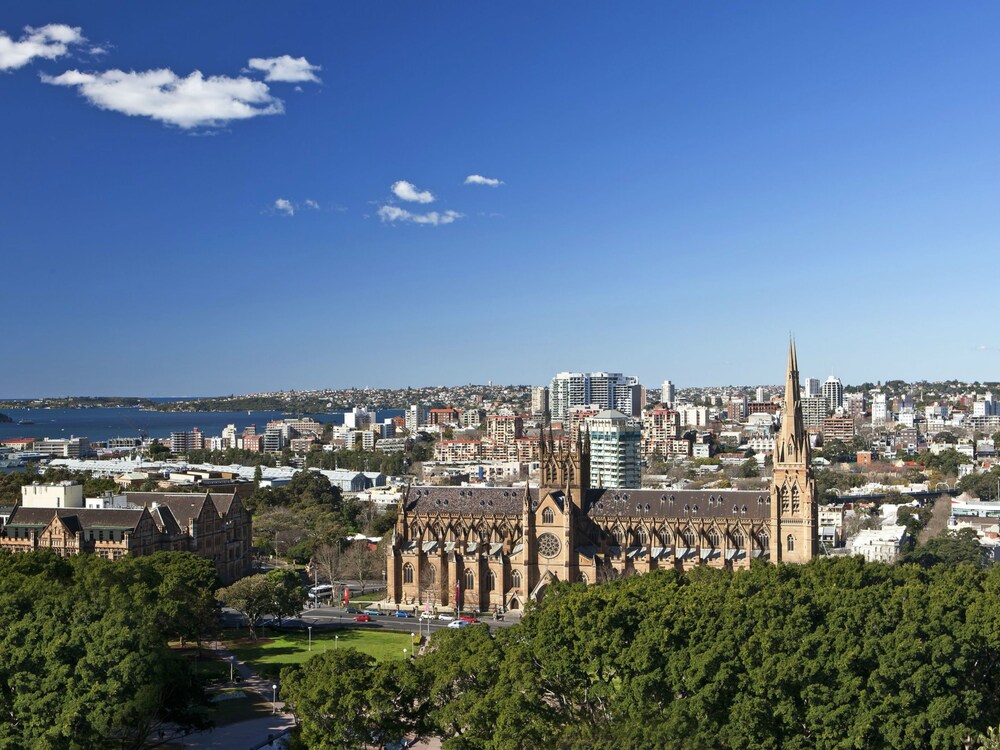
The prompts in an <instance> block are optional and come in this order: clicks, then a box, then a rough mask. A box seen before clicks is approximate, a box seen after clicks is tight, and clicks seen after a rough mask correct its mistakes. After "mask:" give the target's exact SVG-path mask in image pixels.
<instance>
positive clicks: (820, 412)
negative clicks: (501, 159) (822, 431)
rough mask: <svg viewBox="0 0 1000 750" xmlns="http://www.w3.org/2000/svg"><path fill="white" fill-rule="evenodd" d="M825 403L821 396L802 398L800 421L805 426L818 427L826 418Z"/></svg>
mask: <svg viewBox="0 0 1000 750" xmlns="http://www.w3.org/2000/svg"><path fill="white" fill-rule="evenodd" d="M826 407H827V403H826V399H825V398H824V397H823V396H809V397H807V398H804V399H802V422H803V423H804V424H805V426H806V427H807V428H813V429H816V428H819V427H822V426H823V420H824V419H826V414H827V411H828V410H827V408H826Z"/></svg>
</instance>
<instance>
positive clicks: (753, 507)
mask: <svg viewBox="0 0 1000 750" xmlns="http://www.w3.org/2000/svg"><path fill="white" fill-rule="evenodd" d="M734 509H735V510H734ZM744 509H745V510H744ZM587 513H588V515H591V516H623V517H626V516H627V517H636V516H639V517H642V516H648V517H650V518H678V517H685V518H686V517H691V518H753V519H767V518H770V517H771V495H770V493H769V492H768V491H767V490H760V491H757V490H610V489H603V490H590V492H588V493H587Z"/></svg>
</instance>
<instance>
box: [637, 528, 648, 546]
mask: <svg viewBox="0 0 1000 750" xmlns="http://www.w3.org/2000/svg"><path fill="white" fill-rule="evenodd" d="M639 544H640V546H642V547H645V546H646V545H647V544H649V533H648V532H647V531H646V529H645V528H640V529H639Z"/></svg>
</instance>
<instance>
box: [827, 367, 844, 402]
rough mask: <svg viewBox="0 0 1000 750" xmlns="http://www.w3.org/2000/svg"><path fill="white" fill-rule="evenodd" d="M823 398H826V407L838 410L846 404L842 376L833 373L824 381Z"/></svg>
mask: <svg viewBox="0 0 1000 750" xmlns="http://www.w3.org/2000/svg"><path fill="white" fill-rule="evenodd" d="M823 398H825V399H826V408H827V409H829V410H830V411H836V410H837V409H839V408H840V407H841V406H843V405H844V384H843V383H841V382H840V378H838V377H835V376H833V375H831V376H830V377H828V378H827V379H826V382H825V383H823Z"/></svg>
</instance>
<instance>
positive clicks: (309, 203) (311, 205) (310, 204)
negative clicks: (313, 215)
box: [305, 198, 319, 211]
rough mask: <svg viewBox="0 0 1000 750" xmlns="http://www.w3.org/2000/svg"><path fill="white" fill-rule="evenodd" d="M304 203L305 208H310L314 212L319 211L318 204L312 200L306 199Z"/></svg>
mask: <svg viewBox="0 0 1000 750" xmlns="http://www.w3.org/2000/svg"><path fill="white" fill-rule="evenodd" d="M305 203H306V208H311V209H314V210H316V211H319V204H318V203H317V202H316V201H314V200H313V199H312V198H306V200H305Z"/></svg>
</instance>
